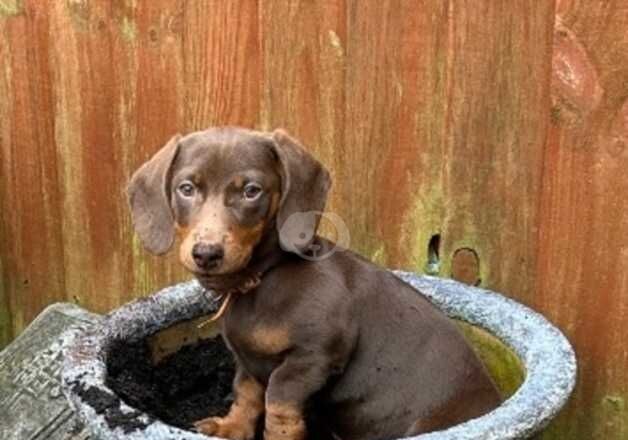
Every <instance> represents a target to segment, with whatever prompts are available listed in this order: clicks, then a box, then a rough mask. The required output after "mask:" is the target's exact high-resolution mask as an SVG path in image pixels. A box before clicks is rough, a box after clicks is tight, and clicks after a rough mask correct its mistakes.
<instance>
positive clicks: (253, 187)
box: [242, 183, 262, 200]
mask: <svg viewBox="0 0 628 440" xmlns="http://www.w3.org/2000/svg"><path fill="white" fill-rule="evenodd" d="M261 194H262V187H261V186H259V185H258V184H257V183H247V184H246V186H245V187H244V191H243V192H242V195H243V197H244V198H245V199H246V200H255V199H257V198H259V196H260V195H261Z"/></svg>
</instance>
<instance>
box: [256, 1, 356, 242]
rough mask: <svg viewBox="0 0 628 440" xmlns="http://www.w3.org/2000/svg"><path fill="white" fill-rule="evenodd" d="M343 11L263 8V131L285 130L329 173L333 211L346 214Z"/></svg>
mask: <svg viewBox="0 0 628 440" xmlns="http://www.w3.org/2000/svg"><path fill="white" fill-rule="evenodd" d="M345 9H346V6H345V0H334V1H328V2H309V1H295V2H276V1H272V0H265V1H262V2H261V8H260V34H261V44H262V54H263V91H262V93H263V95H262V107H261V120H260V128H262V129H266V130H271V129H274V128H278V127H283V128H285V129H287V130H288V131H289V132H290V133H292V134H293V135H294V136H295V137H297V138H298V139H300V140H301V141H302V142H303V143H304V144H305V146H306V147H308V148H309V149H311V151H312V152H313V153H314V154H315V155H316V156H318V157H319V158H320V159H321V160H322V161H323V162H324V163H325V164H326V165H327V166H328V167H329V168H330V171H331V173H332V179H333V180H334V182H335V183H334V185H333V189H332V191H331V199H330V200H329V202H328V205H327V208H328V210H331V211H339V210H340V211H341V209H342V206H343V204H344V202H343V201H341V200H340V199H339V192H338V191H337V190H336V185H337V184H342V182H343V181H345V179H343V177H342V173H343V172H344V171H345V169H346V168H345V167H343V165H344V164H346V165H349V166H351V164H349V163H347V162H346V159H344V158H343V155H344V154H345V152H346V150H345V148H344V147H343V133H344V112H345V109H344V84H345V83H344V78H345V76H344V69H345V54H344V44H345V41H346V18H345ZM323 224H324V227H325V230H326V232H328V233H331V234H332V235H333V232H334V231H333V228H331V225H327V224H325V221H323Z"/></svg>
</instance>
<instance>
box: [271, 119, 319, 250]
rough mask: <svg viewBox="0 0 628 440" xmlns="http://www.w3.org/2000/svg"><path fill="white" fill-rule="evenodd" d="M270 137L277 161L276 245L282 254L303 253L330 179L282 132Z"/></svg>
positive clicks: (298, 144) (313, 233)
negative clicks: (279, 187) (278, 165)
mask: <svg viewBox="0 0 628 440" xmlns="http://www.w3.org/2000/svg"><path fill="white" fill-rule="evenodd" d="M272 138H273V141H274V144H275V150H276V152H277V156H278V158H279V161H280V162H281V199H280V202H279V211H278V212H277V229H278V231H279V242H280V244H281V247H282V248H283V249H284V250H286V251H289V252H300V251H304V250H306V249H307V248H308V246H309V244H310V243H311V242H312V240H313V239H314V235H315V234H316V229H317V228H318V223H319V221H320V213H322V212H323V210H324V209H325V202H326V201H327V192H328V191H329V187H330V186H331V179H330V177H329V172H328V171H327V170H326V169H325V168H324V167H323V165H321V163H320V162H318V161H317V160H316V159H314V157H312V156H311V155H310V154H309V153H308V152H307V151H306V150H305V148H304V147H303V146H302V145H301V144H300V143H299V142H298V141H297V140H295V139H294V138H292V137H291V136H290V135H288V133H286V132H285V131H284V130H281V129H278V130H275V131H274V132H273V134H272Z"/></svg>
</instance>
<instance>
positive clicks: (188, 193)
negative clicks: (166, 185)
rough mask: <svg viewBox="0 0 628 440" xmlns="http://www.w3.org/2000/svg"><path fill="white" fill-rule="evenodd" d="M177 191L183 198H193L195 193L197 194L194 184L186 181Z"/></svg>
mask: <svg viewBox="0 0 628 440" xmlns="http://www.w3.org/2000/svg"><path fill="white" fill-rule="evenodd" d="M177 191H179V194H181V195H182V196H183V197H192V196H193V195H194V193H196V187H195V186H194V185H193V184H192V182H188V181H185V182H183V183H181V184H180V185H179V186H178V187H177Z"/></svg>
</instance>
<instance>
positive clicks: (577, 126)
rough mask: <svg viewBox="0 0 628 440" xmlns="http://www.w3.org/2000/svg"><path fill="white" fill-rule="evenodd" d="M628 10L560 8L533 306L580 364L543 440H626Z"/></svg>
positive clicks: (621, 5) (611, 5)
mask: <svg viewBox="0 0 628 440" xmlns="http://www.w3.org/2000/svg"><path fill="white" fill-rule="evenodd" d="M627 26H628V4H626V2H623V1H586V2H585V1H576V0H574V1H560V2H559V4H558V8H557V20H556V30H555V44H554V66H553V81H552V110H551V128H550V131H549V136H548V141H547V143H546V147H545V157H544V164H543V165H544V166H543V186H542V187H543V191H542V205H541V213H542V216H541V219H540V221H539V229H540V231H539V232H540V235H539V242H540V246H539V247H538V254H539V258H538V277H537V278H536V285H537V287H536V288H535V290H534V291H535V297H534V305H535V306H536V307H537V308H539V309H540V310H542V311H543V312H544V313H545V314H546V315H548V316H549V317H550V319H552V320H553V321H554V322H556V323H557V324H558V325H559V326H560V327H562V328H563V329H565V330H566V331H567V334H568V336H569V337H570V339H571V340H572V341H573V343H574V344H575V348H576V352H577V353H578V358H579V361H580V370H579V382H578V387H577V388H576V394H575V396H574V398H573V399H572V402H571V405H570V406H569V407H568V410H567V411H565V412H564V414H563V416H562V417H561V418H560V419H559V420H558V421H557V422H556V423H555V424H554V425H553V429H552V430H550V434H552V435H549V434H548V438H550V437H551V438H582V439H585V438H587V439H588V438H592V439H607V438H612V439H620V438H626V437H628V376H627V375H626V365H628V351H627V350H626V340H628V215H627V214H626V213H627V212H628V173H627V172H626V170H628V101H627V99H628V33H627V32H626V29H627Z"/></svg>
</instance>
